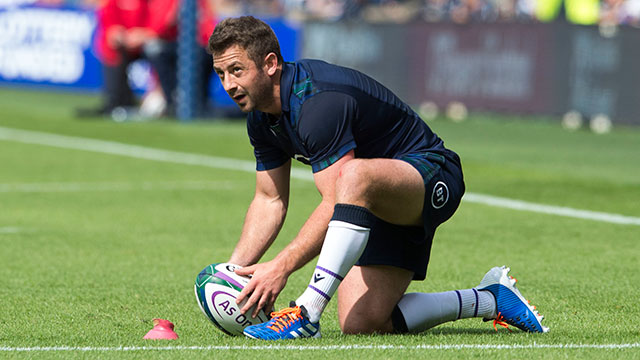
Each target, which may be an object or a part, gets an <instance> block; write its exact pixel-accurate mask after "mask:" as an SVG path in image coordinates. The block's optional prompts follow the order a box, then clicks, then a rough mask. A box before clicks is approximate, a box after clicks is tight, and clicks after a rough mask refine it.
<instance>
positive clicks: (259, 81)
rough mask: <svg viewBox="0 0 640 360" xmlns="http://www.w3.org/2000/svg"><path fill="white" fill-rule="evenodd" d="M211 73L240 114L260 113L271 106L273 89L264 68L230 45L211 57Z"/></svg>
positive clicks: (238, 48) (242, 50)
mask: <svg viewBox="0 0 640 360" xmlns="http://www.w3.org/2000/svg"><path fill="white" fill-rule="evenodd" d="M213 69H214V70H215V72H216V74H218V76H219V77H220V81H221V82H222V86H223V87H224V90H225V91H226V92H227V93H228V94H229V96H231V98H232V99H233V101H235V103H236V104H238V106H239V107H240V110H242V111H243V112H245V113H247V112H251V111H253V110H263V109H266V108H268V107H269V106H270V105H271V103H272V102H273V85H272V83H271V79H270V78H269V76H268V75H267V73H266V71H265V69H264V67H259V66H257V65H256V63H254V62H253V60H251V59H250V58H249V55H248V53H247V51H246V50H245V49H243V48H241V47H240V46H238V45H233V46H231V47H230V48H228V49H227V50H225V51H224V52H223V53H221V54H216V55H214V56H213Z"/></svg>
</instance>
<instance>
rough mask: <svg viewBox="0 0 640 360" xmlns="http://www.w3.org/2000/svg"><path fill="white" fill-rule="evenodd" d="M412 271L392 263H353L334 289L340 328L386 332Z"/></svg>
mask: <svg viewBox="0 0 640 360" xmlns="http://www.w3.org/2000/svg"><path fill="white" fill-rule="evenodd" d="M412 278H413V272H411V271H409V270H405V269H400V268H398V267H395V266H386V265H371V266H354V267H353V268H351V270H350V271H349V273H348V274H347V276H346V277H345V278H344V280H343V281H342V283H341V284H340V287H339V289H338V318H339V320H340V328H341V329H342V332H344V333H347V334H358V333H365V334H367V333H374V332H375V333H389V332H392V331H393V325H392V323H391V313H392V312H393V308H394V307H395V306H396V304H397V303H398V301H400V298H401V297H402V295H404V293H405V292H406V290H407V287H408V286H409V283H410V282H411V279H412Z"/></svg>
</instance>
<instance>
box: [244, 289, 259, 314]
mask: <svg viewBox="0 0 640 360" xmlns="http://www.w3.org/2000/svg"><path fill="white" fill-rule="evenodd" d="M259 300H260V295H258V294H257V293H256V291H254V292H253V293H251V296H250V297H249V298H248V299H247V301H246V302H245V303H244V304H243V305H242V308H241V309H240V312H241V313H242V314H246V313H247V312H248V311H249V310H251V307H252V306H253V305H254V304H255V303H257V302H258V301H259ZM253 317H255V316H253Z"/></svg>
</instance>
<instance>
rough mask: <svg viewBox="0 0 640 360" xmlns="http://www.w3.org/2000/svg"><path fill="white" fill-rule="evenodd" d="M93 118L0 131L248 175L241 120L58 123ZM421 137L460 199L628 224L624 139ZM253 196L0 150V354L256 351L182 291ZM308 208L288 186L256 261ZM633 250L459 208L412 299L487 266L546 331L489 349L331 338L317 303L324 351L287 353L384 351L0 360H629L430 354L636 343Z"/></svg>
mask: <svg viewBox="0 0 640 360" xmlns="http://www.w3.org/2000/svg"><path fill="white" fill-rule="evenodd" d="M95 103H96V99H95V98H94V97H91V96H79V95H72V94H52V93H37V92H25V91H17V90H9V89H0V126H2V127H10V128H16V129H26V130H36V131H41V132H47V133H55V134H63V135H71V136H79V137H87V138H94V139H105V140H111V141H117V142H122V143H128V144H137V145H143V146H148V147H154V148H161V149H169V150H176V151H182V152H190V153H197V154H205V155H214V156H219V157H228V158H234V159H241V160H252V151H251V148H250V145H249V142H248V140H247V138H246V134H245V126H244V123H243V122H241V121H216V122H196V123H193V124H188V125H182V124H177V123H175V122H173V121H157V122H148V123H123V124H118V123H114V122H111V121H107V120H98V119H94V120H78V119H75V118H73V116H72V113H73V108H74V107H77V106H87V105H89V104H95ZM431 126H432V127H433V129H434V130H435V131H436V132H438V133H439V134H440V135H441V136H442V137H443V138H444V139H445V141H446V143H447V145H448V146H450V147H451V148H453V149H455V150H457V151H458V152H459V153H460V155H461V157H462V160H463V166H464V170H465V179H466V183H467V187H468V191H470V192H475V193H482V194H489V195H496V196H502V197H509V198H513V199H520V200H525V201H530V202H536V203H542V204H549V205H558V206H568V207H573V208H578V209H587V210H594V211H603V212H611V213H617V214H622V215H627V216H633V217H640V129H636V128H625V129H615V130H614V131H613V132H612V133H610V134H607V135H594V134H591V133H590V132H588V131H584V130H583V131H578V132H573V133H570V132H566V131H564V130H562V129H561V128H560V126H559V124H558V122H556V121H553V120H552V119H541V118H526V119H524V118H523V119H520V118H514V117H505V116H501V117H491V116H479V115H478V116H473V117H471V118H470V119H469V120H468V121H466V122H464V123H460V124H457V123H451V122H448V121H445V120H442V119H439V120H436V121H434V122H433V123H432V124H431ZM253 184H254V176H253V175H252V174H251V173H246V172H241V171H231V170H223V169H216V168H208V167H202V166H189V165H183V164H172V163H165V162H156V161H148V160H141V159H134V158H128V157H122V156H114V155H107V154H99V153H92V152H86V151H78V150H69V149H62V148H53V147H48V146H42V145H33V144H24V143H20V142H14V141H2V140H0V249H2V250H1V251H0V264H1V266H0V279H1V280H0V348H3V347H5V348H15V347H28V348H33V347H55V346H71V347H91V348H96V347H109V348H113V347H119V346H134V347H141V346H151V347H155V346H185V347H186V346H209V345H211V346H231V347H235V346H254V345H256V344H258V343H256V342H253V341H249V340H245V339H241V338H231V337H227V336H225V335H223V334H222V333H220V332H218V331H216V330H215V329H214V327H213V326H212V325H211V324H210V323H209V322H208V321H207V320H206V319H205V318H204V316H203V315H202V314H201V313H200V310H199V309H198V306H197V305H196V302H195V299H194V296H193V289H192V285H193V281H194V279H195V276H196V275H197V273H198V272H199V271H200V270H201V269H202V268H203V267H204V266H206V265H207V264H209V263H212V262H220V261H225V260H226V259H227V258H228V256H229V255H230V253H231V251H232V249H233V246H234V244H235V241H236V239H237V237H238V235H239V232H240V229H241V226H242V219H243V216H244V213H245V211H246V207H247V205H248V203H249V201H250V200H251V196H252V191H253ZM27 185H31V186H32V187H28V186H27ZM70 187H71V188H72V189H71V188H70ZM318 201H319V197H318V195H317V191H316V190H315V188H314V186H313V184H312V183H310V182H307V181H303V180H294V181H293V183H292V201H291V205H290V207H291V209H290V211H289V217H288V219H287V222H286V224H285V228H284V229H283V231H282V233H281V235H280V237H279V238H278V239H277V240H276V243H275V245H274V248H273V249H272V250H270V251H269V252H268V253H267V255H266V258H267V259H268V258H271V257H273V256H274V255H275V254H276V253H277V251H278V250H279V249H281V248H282V247H284V246H285V244H286V243H287V242H288V241H289V240H290V239H291V238H293V237H294V236H295V234H296V232H297V229H298V228H299V227H300V226H301V225H302V223H303V222H304V220H305V218H306V216H308V215H309V214H310V213H311V211H312V210H313V208H314V206H315V204H317V202H318ZM639 239H640V227H638V226H631V225H615V224H609V223H603V222H595V221H589V220H580V219H573V218H565V217H558V216H553V215H545V214H539V213H532V212H518V211H513V210H509V209H504V208H497V207H489V206H485V205H481V204H473V203H469V202H463V204H462V205H461V207H460V209H459V211H458V212H457V214H456V215H455V216H454V217H453V218H452V219H451V220H450V221H449V222H447V223H446V224H444V225H443V226H442V227H441V228H440V229H439V231H438V234H437V236H436V239H435V242H434V247H433V250H432V258H431V263H430V266H429V272H428V277H427V280H426V281H424V282H417V283H414V284H412V285H411V287H410V291H425V292H432V291H446V290H451V289H454V288H468V287H471V286H474V285H477V283H478V281H479V280H480V278H481V277H482V275H483V274H484V272H485V271H486V270H488V269H489V268H490V267H492V266H495V265H503V264H507V265H509V266H511V268H512V273H513V275H515V276H516V277H517V278H518V279H519V280H520V282H519V287H520V289H521V290H522V292H523V293H524V294H525V296H527V297H528V298H530V299H531V300H532V302H533V303H534V304H536V305H537V306H538V308H539V309H540V312H541V313H542V314H544V315H545V316H546V319H545V321H544V323H545V325H547V326H549V327H550V328H551V332H550V333H548V334H544V335H540V334H537V335H536V334H526V333H523V332H520V331H518V330H515V331H514V332H513V333H509V332H508V331H499V332H497V333H496V332H495V331H494V330H493V328H492V327H491V325H490V324H489V323H483V322H482V321H480V320H475V319H472V320H464V321H457V322H455V323H449V324H445V325H442V326H440V327H437V328H435V329H433V330H430V331H428V332H425V333H423V334H419V335H410V336H345V335H342V334H340V331H339V328H338V324H337V321H336V309H335V303H332V304H330V306H329V308H328V310H327V313H326V314H325V316H324V317H323V324H322V325H323V336H324V337H323V339H321V340H305V341H300V342H296V343H295V344H296V345H304V346H307V345H308V346H316V345H317V346H334V345H338V346H339V345H357V346H369V345H391V346H392V348H388V349H381V348H376V349H350V350H342V349H332V350H323V351H322V352H319V351H313V352H312V351H311V350H284V349H280V350H278V349H276V350H269V351H264V350H251V349H244V350H242V349H239V348H233V349H228V350H221V349H217V350H216V349H213V350H185V349H182V350H180V349H177V350H164V351H160V350H134V351H97V350H93V351H90V352H82V351H78V350H75V351H59V352H51V351H48V352H45V351H38V352H16V351H11V352H8V351H0V357H1V358H5V357H9V358H13V357H15V358H24V357H38V358H41V357H46V358H65V359H66V358H86V357H97V358H123V357H126V358H142V359H148V358H170V359H175V358H194V357H208V358H218V357H223V356H224V357H225V358H247V357H249V358H254V357H258V356H261V357H262V358H264V359H276V358H303V357H305V358H306V357H308V356H322V357H327V358H337V357H340V358H343V359H362V358H393V359H396V358H427V357H428V358H438V359H439V358H443V359H450V358H470V357H485V358H486V357H492V358H510V359H511V358H558V357H579V358H594V359H596V358H598V359H599V358H621V357H622V358H640V348H638V347H635V348H631V349H620V350H611V349H593V348H592V349H561V348H549V349H545V348H528V349H495V348H494V349H481V348H469V349H448V350H443V349H434V348H431V346H439V345H444V346H453V345H458V344H465V345H472V344H480V345H482V344H487V345H514V344H519V345H531V344H533V343H534V342H535V343H536V344H547V345H554V346H557V345H562V344H626V343H636V344H637V343H638V341H639V340H640V325H638V324H640V305H638V301H637V299H638V298H640V290H638V286H637V284H638V283H640V275H639V274H638V264H639V263H640V241H638V240H639ZM311 267H312V265H310V266H307V267H305V268H304V269H302V270H301V271H299V272H298V273H296V274H294V275H293V276H292V277H291V278H290V280H289V283H288V285H287V287H286V288H285V290H284V291H283V293H282V295H281V296H280V298H279V300H278V304H277V305H278V306H282V305H285V304H286V303H287V302H288V301H289V300H290V299H293V298H295V297H296V296H297V295H298V294H299V293H300V291H302V289H303V288H304V287H305V286H306V283H307V281H308V278H309V276H310V271H311ZM156 317H159V318H165V319H169V320H171V321H173V322H174V323H175V324H176V331H177V333H178V334H179V335H180V339H179V340H177V341H173V342H150V341H145V340H142V336H143V335H144V334H145V333H146V332H147V331H148V330H149V329H151V327H152V319H153V318H156ZM419 346H426V348H422V349H421V348H419Z"/></svg>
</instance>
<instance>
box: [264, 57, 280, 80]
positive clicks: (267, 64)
mask: <svg viewBox="0 0 640 360" xmlns="http://www.w3.org/2000/svg"><path fill="white" fill-rule="evenodd" d="M264 69H265V70H266V72H267V75H269V76H273V75H274V74H275V73H276V70H278V56H277V55H276V54H275V53H272V52H271V53H269V54H267V56H266V57H265V58H264Z"/></svg>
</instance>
